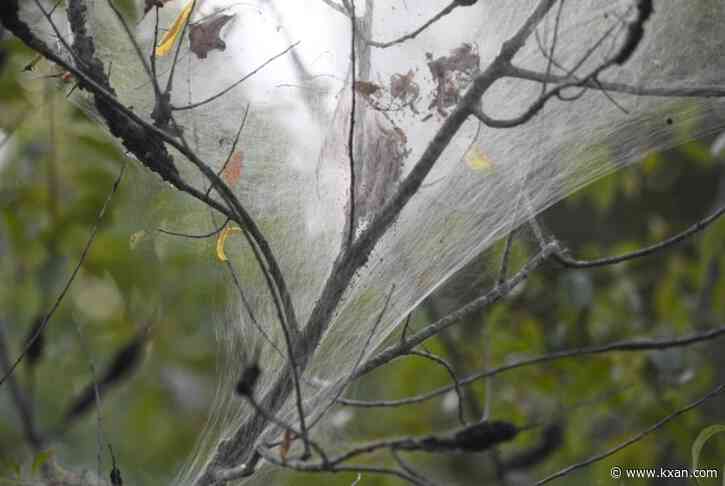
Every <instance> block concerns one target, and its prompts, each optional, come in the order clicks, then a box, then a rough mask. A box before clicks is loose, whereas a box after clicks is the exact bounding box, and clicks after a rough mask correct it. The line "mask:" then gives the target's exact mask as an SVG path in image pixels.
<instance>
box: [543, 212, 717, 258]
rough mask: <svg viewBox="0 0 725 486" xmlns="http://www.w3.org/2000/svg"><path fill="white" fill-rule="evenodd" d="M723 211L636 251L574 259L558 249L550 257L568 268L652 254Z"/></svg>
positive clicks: (681, 239) (696, 229)
mask: <svg viewBox="0 0 725 486" xmlns="http://www.w3.org/2000/svg"><path fill="white" fill-rule="evenodd" d="M723 213H725V206H723V207H721V208H719V209H717V210H716V211H715V212H714V213H712V214H711V215H710V216H708V217H706V218H705V219H702V220H700V221H698V222H697V223H695V224H693V225H692V226H690V227H689V228H687V229H686V230H685V231H683V232H681V233H678V234H676V235H674V236H672V237H670V238H667V239H666V240H663V241H660V242H659V243H655V244H654V245H650V246H647V247H645V248H641V249H639V250H636V251H633V252H630V253H624V254H622V255H616V256H611V257H605V258H600V259H597V260H575V259H573V258H571V257H569V256H567V255H566V254H565V253H563V252H561V251H558V252H555V253H554V254H553V255H552V258H553V259H554V260H556V261H557V262H559V263H560V264H562V265H564V266H565V267H569V268H592V267H603V266H607V265H614V264H617V263H621V262H624V261H627V260H634V259H635V258H642V257H645V256H649V255H652V254H653V253H657V252H658V251H661V250H663V249H665V248H668V247H670V246H673V245H676V244H677V243H680V242H682V241H684V240H686V239H687V238H689V237H690V236H692V235H694V234H696V233H699V232H701V231H703V230H704V229H705V228H707V227H708V226H710V225H711V224H712V223H714V222H715V221H716V220H717V219H718V218H719V217H720V216H722V215H723Z"/></svg>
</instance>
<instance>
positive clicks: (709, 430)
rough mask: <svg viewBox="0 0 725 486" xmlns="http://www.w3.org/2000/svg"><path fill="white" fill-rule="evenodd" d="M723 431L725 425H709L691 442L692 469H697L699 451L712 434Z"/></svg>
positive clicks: (724, 480)
mask: <svg viewBox="0 0 725 486" xmlns="http://www.w3.org/2000/svg"><path fill="white" fill-rule="evenodd" d="M722 432H725V425H711V426H710V427H706V428H704V429H703V430H702V431H701V432H700V434H699V435H698V436H697V439H695V442H693V444H692V470H695V469H697V463H698V461H699V460H700V453H701V452H702V448H703V447H704V446H705V443H706V442H707V441H708V440H710V438H711V437H713V436H714V435H717V434H720V433H722ZM723 485H725V478H723Z"/></svg>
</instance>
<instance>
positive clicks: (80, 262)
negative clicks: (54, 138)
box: [0, 162, 126, 386]
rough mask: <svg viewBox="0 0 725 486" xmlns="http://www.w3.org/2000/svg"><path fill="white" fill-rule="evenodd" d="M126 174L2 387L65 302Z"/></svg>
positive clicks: (111, 194) (119, 181)
mask: <svg viewBox="0 0 725 486" xmlns="http://www.w3.org/2000/svg"><path fill="white" fill-rule="evenodd" d="M125 172H126V163H125V162H124V164H123V165H122V166H121V170H120V172H119V173H118V177H116V180H115V181H114V182H113V186H112V187H111V190H110V192H109V193H108V196H106V200H105V201H104V202H103V206H102V207H101V210H100V211H99V212H98V215H97V216H96V221H95V222H94V223H93V227H92V228H91V233H90V235H89V236H88V240H87V241H86V244H85V246H84V247H83V250H82V251H81V255H80V258H79V259H78V263H77V264H76V266H75V267H74V268H73V271H72V272H71V274H70V277H68V280H67V281H66V283H65V286H64V287H63V289H62V290H61V292H60V294H58V297H57V298H56V300H55V302H54V303H53V306H52V307H51V308H50V310H49V311H48V313H47V314H46V315H45V317H44V318H43V323H42V324H41V325H40V326H38V329H37V330H36V331H35V334H33V336H32V337H31V338H30V339H28V340H27V342H26V343H25V347H24V348H23V350H22V351H21V353H20V355H19V356H18V357H17V358H16V360H15V361H14V362H13V364H12V365H11V366H10V368H9V369H8V370H7V371H6V372H5V373H4V374H3V377H2V379H0V386H2V384H3V383H5V380H6V379H7V378H8V377H9V376H10V375H11V374H12V373H13V372H14V371H15V368H17V366H18V365H19V364H20V362H21V361H22V360H23V358H24V357H25V355H26V353H27V352H28V350H29V349H30V348H31V347H32V346H33V343H34V342H35V340H36V339H38V336H40V335H41V334H42V333H43V332H44V331H45V328H46V327H47V326H48V323H49V322H50V319H51V317H53V314H55V311H56V310H58V307H60V304H61V302H62V301H63V298H64V297H65V295H66V293H68V290H69V289H70V286H71V284H72V283H73V281H74V280H75V278H76V275H77V274H78V271H79V270H80V269H81V266H82V265H83V262H84V261H85V259H86V256H87V255H88V252H89V250H90V249H91V245H92V244H93V241H94V240H95V238H96V233H97V232H98V228H99V227H100V224H101V221H102V220H103V216H104V214H106V209H107V208H108V206H109V205H110V203H111V199H112V198H113V195H114V194H116V190H117V189H118V186H119V184H120V183H121V179H122V178H123V174H124V173H125Z"/></svg>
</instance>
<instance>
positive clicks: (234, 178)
mask: <svg viewBox="0 0 725 486" xmlns="http://www.w3.org/2000/svg"><path fill="white" fill-rule="evenodd" d="M242 157H243V154H242V152H240V151H237V152H234V153H233V154H232V156H231V157H229V161H228V162H227V165H226V167H224V170H223V171H222V180H223V181H224V182H226V183H227V185H228V186H230V187H234V186H235V185H236V184H237V182H239V178H240V177H242Z"/></svg>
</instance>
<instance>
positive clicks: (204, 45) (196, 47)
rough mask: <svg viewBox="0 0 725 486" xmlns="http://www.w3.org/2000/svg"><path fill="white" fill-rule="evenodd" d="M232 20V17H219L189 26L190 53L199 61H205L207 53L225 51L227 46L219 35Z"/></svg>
mask: <svg viewBox="0 0 725 486" xmlns="http://www.w3.org/2000/svg"><path fill="white" fill-rule="evenodd" d="M232 18H234V16H233V15H220V16H218V17H215V18H211V19H207V20H204V21H201V22H198V23H195V24H193V25H191V26H190V27H189V41H190V49H191V52H193V53H194V54H196V55H197V57H198V58H199V59H206V56H207V54H209V51H212V50H214V49H219V50H220V51H223V50H224V49H226V47H227V45H226V44H225V43H224V41H223V40H222V39H221V37H220V33H221V30H222V28H223V27H224V26H225V25H226V24H227V22H229V21H230V20H231V19H232Z"/></svg>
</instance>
